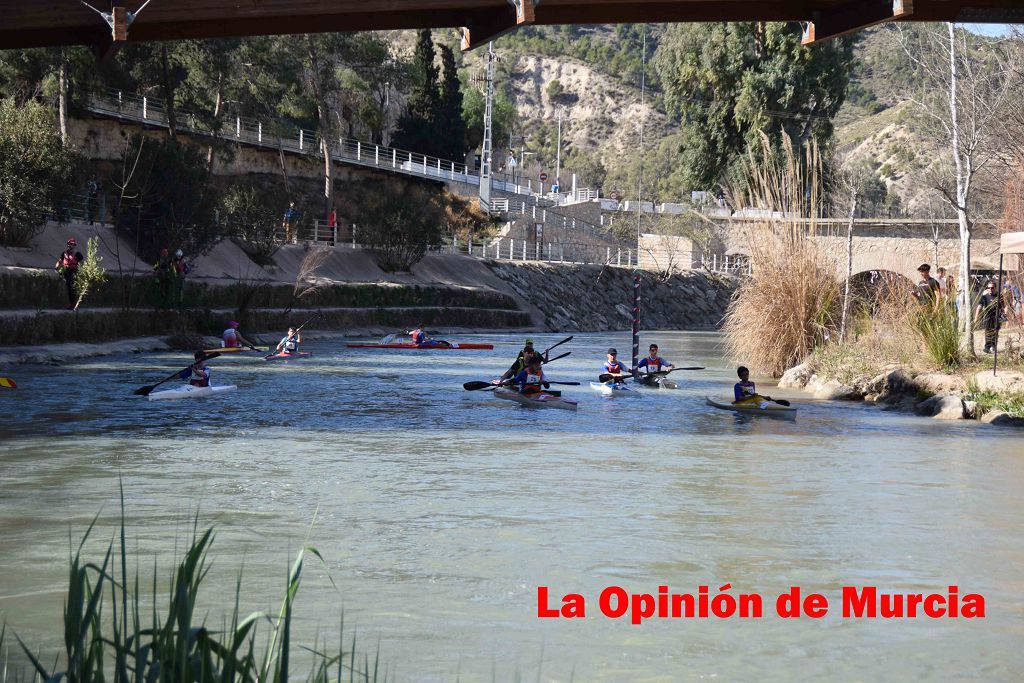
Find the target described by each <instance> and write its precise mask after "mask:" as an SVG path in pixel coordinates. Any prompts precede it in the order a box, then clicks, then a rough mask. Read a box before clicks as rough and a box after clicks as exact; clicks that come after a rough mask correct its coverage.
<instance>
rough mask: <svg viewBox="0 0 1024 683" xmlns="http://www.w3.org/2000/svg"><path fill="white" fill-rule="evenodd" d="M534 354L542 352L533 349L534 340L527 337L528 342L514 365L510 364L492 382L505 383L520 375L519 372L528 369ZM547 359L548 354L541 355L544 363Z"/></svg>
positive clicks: (537, 354)
mask: <svg viewBox="0 0 1024 683" xmlns="http://www.w3.org/2000/svg"><path fill="white" fill-rule="evenodd" d="M534 355H536V356H540V355H541V354H539V353H538V352H536V351H534V350H533V340H532V339H527V340H526V343H525V344H524V345H523V350H522V351H520V352H519V355H518V356H517V357H516V359H515V361H514V362H513V363H512V365H511V366H509V369H508V370H506V371H505V374H504V375H502V376H501V379H496V380H494V381H493V382H491V383H492V384H503V383H505V382H507V381H509V380H511V379H514V378H516V377H518V376H519V373H521V372H522V371H523V370H525V369H526V366H527V364H528V363H529V362H530V358H531V357H532V356H534ZM547 360H548V359H547V357H546V356H545V357H541V362H542V363H546V362H547Z"/></svg>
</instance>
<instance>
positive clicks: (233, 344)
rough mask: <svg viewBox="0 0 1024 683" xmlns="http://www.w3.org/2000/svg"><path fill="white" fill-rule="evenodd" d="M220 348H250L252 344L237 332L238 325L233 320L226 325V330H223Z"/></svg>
mask: <svg viewBox="0 0 1024 683" xmlns="http://www.w3.org/2000/svg"><path fill="white" fill-rule="evenodd" d="M221 346H223V347H224V348H226V349H233V348H242V347H252V346H253V344H252V342H250V341H249V340H248V339H246V338H245V337H243V336H242V333H241V332H239V331H238V323H237V322H236V321H234V320H232V321H231V322H229V323H228V329H226V330H224V335H223V341H221Z"/></svg>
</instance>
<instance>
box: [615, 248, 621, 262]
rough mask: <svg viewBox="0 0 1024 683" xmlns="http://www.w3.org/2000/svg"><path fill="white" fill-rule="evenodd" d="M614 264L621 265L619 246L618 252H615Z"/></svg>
mask: <svg viewBox="0 0 1024 683" xmlns="http://www.w3.org/2000/svg"><path fill="white" fill-rule="evenodd" d="M615 265H617V266H621V265H622V248H621V247H620V248H619V250H618V252H616V254H615Z"/></svg>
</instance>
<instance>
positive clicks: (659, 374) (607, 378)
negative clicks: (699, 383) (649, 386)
mask: <svg viewBox="0 0 1024 683" xmlns="http://www.w3.org/2000/svg"><path fill="white" fill-rule="evenodd" d="M703 369H704V368H703V367H702V366H693V367H687V368H672V369H671V370H661V371H658V372H651V373H647V374H646V375H645V377H664V376H665V375H667V374H669V373H670V372H675V371H676V370H703ZM632 376H633V375H631V374H623V375H613V374H610V373H607V372H605V373H601V374H600V375H598V376H597V381H599V382H611V381H612V380H616V381H619V380H624V379H626V378H627V377H632Z"/></svg>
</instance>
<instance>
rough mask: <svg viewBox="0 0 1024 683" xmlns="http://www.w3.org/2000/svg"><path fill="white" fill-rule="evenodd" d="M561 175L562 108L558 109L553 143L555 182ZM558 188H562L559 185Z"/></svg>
mask: <svg viewBox="0 0 1024 683" xmlns="http://www.w3.org/2000/svg"><path fill="white" fill-rule="evenodd" d="M561 177H562V110H561V109H559V110H558V142H557V143H556V145H555V182H556V183H557V182H558V179H559V178H561ZM558 189H559V190H561V189H562V188H561V187H559V188H558Z"/></svg>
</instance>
